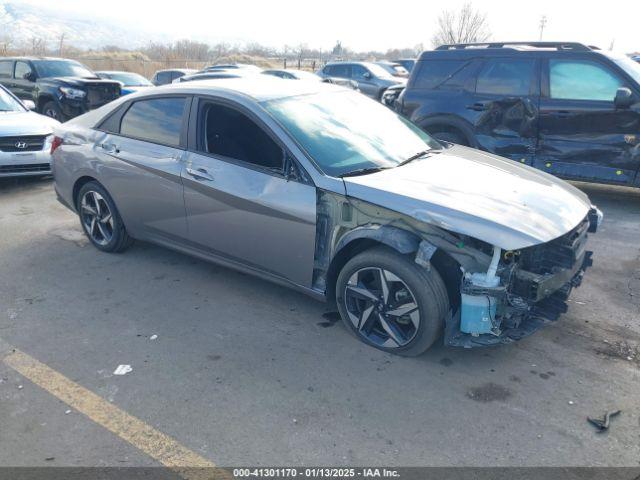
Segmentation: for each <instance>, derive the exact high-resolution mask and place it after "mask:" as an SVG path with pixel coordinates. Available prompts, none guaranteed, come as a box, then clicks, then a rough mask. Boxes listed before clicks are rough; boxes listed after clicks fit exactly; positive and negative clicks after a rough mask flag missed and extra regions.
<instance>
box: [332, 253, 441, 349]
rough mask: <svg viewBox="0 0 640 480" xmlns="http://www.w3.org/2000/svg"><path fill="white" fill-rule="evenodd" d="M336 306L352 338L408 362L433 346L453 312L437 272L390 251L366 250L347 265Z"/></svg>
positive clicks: (344, 268) (337, 294)
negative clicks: (406, 358) (447, 315)
mask: <svg viewBox="0 0 640 480" xmlns="http://www.w3.org/2000/svg"><path fill="white" fill-rule="evenodd" d="M385 284H386V285H385ZM336 300H337V304H338V310H339V312H340V316H341V317H342V321H343V322H344V324H345V325H346V327H347V329H348V330H349V331H350V332H351V333H353V334H354V335H355V336H356V337H358V338H359V339H360V340H361V341H363V342H364V343H366V344H368V345H371V346H373V347H375V348H378V349H380V350H383V351H386V352H389V353H395V354H398V355H404V356H417V355H420V354H422V353H423V352H425V351H426V350H427V349H428V348H429V347H430V346H431V345H433V343H434V342H435V341H436V340H437V339H438V337H439V336H440V335H441V334H442V331H443V328H444V322H445V317H446V314H447V312H448V311H449V297H448V296H447V290H446V287H445V284H444V282H443V281H442V278H441V277H440V275H439V274H438V272H437V271H436V270H435V269H434V268H432V269H431V270H426V269H424V268H422V267H420V266H419V265H418V264H416V263H415V262H414V261H413V258H412V257H411V256H410V255H401V254H399V253H398V252H396V251H395V250H392V249H390V248H388V247H376V248H372V249H370V250H365V251H364V252H362V253H360V254H358V255H356V256H355V257H353V258H352V259H351V260H349V261H348V262H347V263H346V265H345V266H344V267H343V268H342V270H341V271H340V274H339V275H338V279H337V282H336Z"/></svg>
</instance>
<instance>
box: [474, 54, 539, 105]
mask: <svg viewBox="0 0 640 480" xmlns="http://www.w3.org/2000/svg"><path fill="white" fill-rule="evenodd" d="M534 70H535V60H532V59H531V60H529V59H521V60H516V59H513V60H506V59H494V60H488V61H487V63H486V64H485V66H484V67H483V68H482V71H481V72H480V74H479V75H478V83H477V84H476V92H477V93H488V94H492V95H506V96H523V95H529V91H530V89H531V81H532V80H533V72H534Z"/></svg>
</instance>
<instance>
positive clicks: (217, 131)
mask: <svg viewBox="0 0 640 480" xmlns="http://www.w3.org/2000/svg"><path fill="white" fill-rule="evenodd" d="M199 118H200V125H201V130H200V131H201V141H200V145H201V147H200V148H201V149H202V150H203V151H204V152H206V153H210V154H213V155H221V156H223V157H227V158H232V159H234V160H240V161H242V162H246V163H250V164H252V165H256V166H259V167H263V168H267V169H270V170H274V171H282V169H283V159H284V154H283V150H282V148H280V146H278V145H277V144H276V143H275V142H274V141H273V139H272V138H271V137H270V136H269V135H268V134H267V133H266V132H265V131H264V130H263V129H262V128H261V127H260V126H259V125H257V124H256V123H255V122H254V121H253V120H251V119H250V118H249V117H247V116H246V115H245V114H243V113H241V112H239V111H237V110H235V109H233V108H230V107H227V106H224V105H217V104H214V103H205V104H204V105H203V107H202V109H201V110H200V115H199Z"/></svg>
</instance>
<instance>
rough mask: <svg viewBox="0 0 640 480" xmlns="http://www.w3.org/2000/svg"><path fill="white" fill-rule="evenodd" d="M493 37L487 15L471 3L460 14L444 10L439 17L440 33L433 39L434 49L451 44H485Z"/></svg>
mask: <svg viewBox="0 0 640 480" xmlns="http://www.w3.org/2000/svg"><path fill="white" fill-rule="evenodd" d="M490 37H491V31H490V29H489V25H488V22H487V15H486V13H482V12H480V11H478V10H475V9H474V8H473V6H472V5H471V4H470V3H467V4H465V5H464V6H463V7H462V9H460V11H459V12H454V11H451V10H444V11H443V12H442V13H441V14H440V16H439V17H438V31H437V33H436V34H435V35H434V36H433V37H432V39H431V43H432V44H433V46H434V47H437V46H438V45H445V44H451V43H474V42H485V41H487V40H488V39H489V38H490Z"/></svg>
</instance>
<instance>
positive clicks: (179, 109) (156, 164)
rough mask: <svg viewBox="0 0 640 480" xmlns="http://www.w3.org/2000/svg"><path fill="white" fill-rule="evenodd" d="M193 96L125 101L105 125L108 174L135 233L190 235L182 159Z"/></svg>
mask: <svg viewBox="0 0 640 480" xmlns="http://www.w3.org/2000/svg"><path fill="white" fill-rule="evenodd" d="M190 107H191V97H190V96H183V95H168V96H154V97H149V98H144V99H141V100H137V101H133V102H130V103H128V104H126V105H123V107H121V108H120V109H118V110H117V111H115V112H114V114H113V115H112V116H110V117H109V118H107V119H106V120H105V122H103V124H102V125H101V126H100V130H102V131H103V132H105V134H106V135H105V136H104V137H101V138H100V140H99V142H98V143H97V144H96V145H95V150H96V153H97V154H98V155H99V156H100V158H101V160H102V164H103V167H102V168H103V169H102V172H101V173H102V179H103V181H104V182H105V183H106V185H105V186H106V188H107V190H108V191H109V192H110V193H111V195H112V196H113V198H114V199H115V202H116V206H117V207H118V210H119V211H120V214H121V215H122V217H123V219H124V222H125V225H126V226H127V229H128V230H129V231H130V233H131V234H132V235H133V236H138V237H143V238H151V239H154V240H157V241H180V240H183V239H185V238H186V237H187V225H186V218H185V211H184V198H183V187H182V179H181V177H180V174H181V171H182V167H183V164H182V161H183V158H184V154H185V146H186V131H187V122H188V115H189V109H190Z"/></svg>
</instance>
